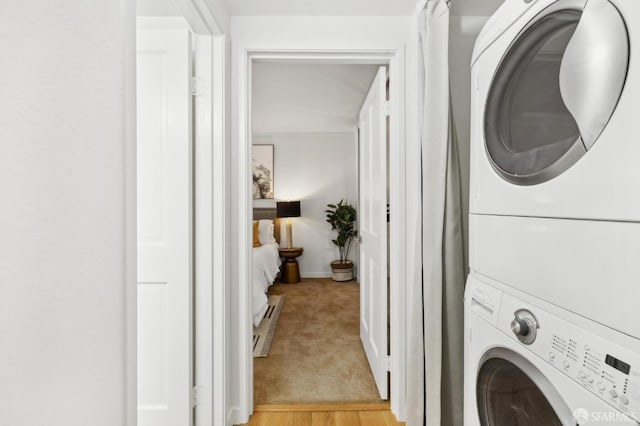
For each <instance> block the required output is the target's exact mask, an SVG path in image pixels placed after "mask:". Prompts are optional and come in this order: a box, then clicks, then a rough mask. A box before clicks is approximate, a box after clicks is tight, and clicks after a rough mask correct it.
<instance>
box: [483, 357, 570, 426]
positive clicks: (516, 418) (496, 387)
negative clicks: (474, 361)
mask: <svg viewBox="0 0 640 426" xmlns="http://www.w3.org/2000/svg"><path fill="white" fill-rule="evenodd" d="M476 398H477V404H478V415H479V420H480V424H481V425H482V426H505V425H514V426H515V425H517V426H540V425H545V426H556V425H557V426H568V425H572V426H573V425H576V422H575V421H573V418H572V415H571V411H570V410H569V407H567V405H566V403H565V402H564V401H563V400H562V398H561V397H560V395H559V394H558V392H557V391H556V390H555V388H554V387H553V386H552V385H551V383H550V382H549V381H548V380H547V379H546V377H545V376H544V375H543V374H542V373H541V372H540V371H539V370H538V369H537V368H536V367H535V366H534V365H533V364H531V363H530V362H529V361H527V360H526V359H525V358H523V357H522V356H520V355H518V354H516V353H515V352H512V351H509V350H507V349H494V350H492V351H491V352H489V353H488V354H487V355H486V356H485V357H484V361H483V362H482V363H481V366H480V369H479V370H478V378H477V384H476Z"/></svg>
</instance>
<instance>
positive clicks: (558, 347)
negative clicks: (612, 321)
mask: <svg viewBox="0 0 640 426" xmlns="http://www.w3.org/2000/svg"><path fill="white" fill-rule="evenodd" d="M502 303H503V309H504V308H507V309H505V310H501V313H500V319H499V320H498V323H499V324H500V328H504V329H505V332H507V334H510V335H511V336H512V337H514V338H515V336H514V334H513V332H512V331H511V325H512V324H511V322H512V320H513V315H514V313H517V312H521V311H522V310H526V311H528V312H531V314H532V315H535V318H536V319H537V327H538V328H537V338H536V339H535V342H533V343H532V344H529V345H527V346H526V347H527V348H528V349H529V350H531V351H533V352H534V353H535V354H536V355H538V356H539V357H541V358H542V359H544V360H545V361H546V362H547V363H549V364H550V365H552V366H554V367H555V368H556V369H557V370H559V371H560V372H562V373H563V374H565V375H566V376H568V377H570V378H571V379H572V380H574V381H575V382H577V383H579V384H580V385H581V386H582V387H584V388H585V389H587V390H588V391H589V392H591V393H592V394H594V395H596V396H597V397H599V398H600V399H602V400H603V401H605V402H607V403H608V404H609V405H611V406H612V407H614V408H616V409H617V410H619V411H620V412H622V413H624V414H626V415H627V416H629V417H631V418H632V419H634V420H635V421H636V422H638V423H640V353H638V352H634V351H632V350H630V349H628V348H626V347H623V346H621V345H619V344H616V343H614V342H612V341H609V340H607V339H604V338H603V337H601V336H598V335H596V334H594V333H592V332H589V331H587V330H584V329H582V328H580V327H577V326H575V325H574V324H572V323H570V322H568V321H567V320H565V319H561V318H559V317H557V316H555V315H553V314H550V313H548V312H546V311H543V310H542V309H538V308H536V307H532V306H523V304H522V303H520V301H518V300H517V299H515V298H513V297H510V296H507V295H504V296H503V300H502ZM509 313H510V314H511V315H510V316H509ZM516 315H517V314H516ZM503 324H504V325H503Z"/></svg>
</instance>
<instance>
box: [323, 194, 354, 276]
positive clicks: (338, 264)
mask: <svg viewBox="0 0 640 426" xmlns="http://www.w3.org/2000/svg"><path fill="white" fill-rule="evenodd" d="M327 207H328V209H327V210H325V213H326V214H327V222H328V223H329V224H330V225H331V230H332V231H338V237H337V238H336V239H335V240H331V241H332V242H333V244H335V245H336V246H338V250H339V252H340V259H339V260H334V261H333V262H331V271H332V278H333V280H334V281H350V280H352V279H353V262H352V261H350V260H349V259H348V257H349V250H351V244H352V243H353V240H354V239H355V238H356V237H357V236H358V231H357V230H356V209H355V208H354V207H353V206H352V205H351V204H349V203H347V202H346V201H345V200H340V202H338V203H337V204H327Z"/></svg>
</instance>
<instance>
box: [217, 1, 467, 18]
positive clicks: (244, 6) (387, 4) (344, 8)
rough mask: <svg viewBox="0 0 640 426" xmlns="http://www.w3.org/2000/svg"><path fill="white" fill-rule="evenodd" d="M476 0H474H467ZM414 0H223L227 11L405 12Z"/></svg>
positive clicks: (295, 13) (298, 13)
mask: <svg viewBox="0 0 640 426" xmlns="http://www.w3.org/2000/svg"><path fill="white" fill-rule="evenodd" d="M471 1H476V0H471ZM416 3H417V0H227V4H228V5H229V10H230V11H231V15H240V16H247V15H248V16H256V15H274V16H279V15H282V16H286V15H293V16H407V15H411V14H413V12H414V11H415V8H416Z"/></svg>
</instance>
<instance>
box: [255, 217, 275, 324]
mask: <svg viewBox="0 0 640 426" xmlns="http://www.w3.org/2000/svg"><path fill="white" fill-rule="evenodd" d="M275 216H276V209H268V208H255V209H253V220H254V221H260V231H259V234H260V243H261V245H260V247H253V295H252V298H253V300H252V303H253V312H252V313H253V325H254V326H256V327H257V326H258V325H259V324H260V321H262V318H263V317H264V314H265V312H267V309H268V303H267V290H268V289H269V287H270V286H271V285H272V284H273V282H274V281H275V279H276V276H277V275H278V273H279V272H280V252H279V251H278V249H279V245H278V244H279V242H280V220H279V219H277V218H276V217H275ZM266 225H272V227H271V229H272V232H269V231H268V230H267V228H266Z"/></svg>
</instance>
